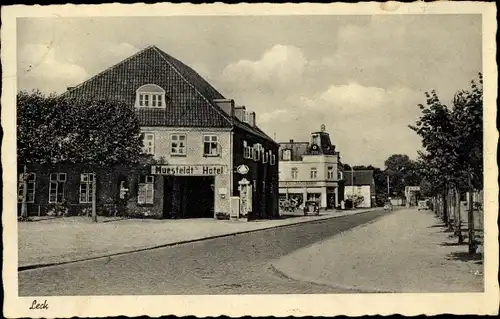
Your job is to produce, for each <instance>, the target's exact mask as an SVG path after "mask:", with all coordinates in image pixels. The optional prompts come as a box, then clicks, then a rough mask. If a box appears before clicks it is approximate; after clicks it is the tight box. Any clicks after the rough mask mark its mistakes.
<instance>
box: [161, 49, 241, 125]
mask: <svg viewBox="0 0 500 319" xmlns="http://www.w3.org/2000/svg"><path fill="white" fill-rule="evenodd" d="M152 48H153V50H155V51H156V53H158V54H159V55H160V57H161V58H162V59H163V60H164V61H165V62H166V63H167V64H168V65H170V67H171V68H173V69H174V71H175V72H176V73H177V74H178V75H179V76H180V77H181V79H182V80H184V82H186V84H187V85H189V86H190V87H191V88H193V89H194V91H195V92H196V93H197V94H198V95H199V96H201V97H202V98H203V99H204V100H205V101H207V102H208V104H209V105H210V106H211V107H212V109H214V110H215V111H216V112H217V113H219V114H220V115H222V117H223V118H224V119H225V120H226V121H227V122H229V124H231V125H234V123H233V122H232V121H231V120H230V119H229V118H228V117H227V115H226V114H225V113H224V111H223V110H219V109H217V108H216V107H215V106H214V105H213V104H212V102H211V101H210V100H209V99H207V97H206V96H205V95H203V94H202V93H201V92H200V91H199V90H198V89H197V88H196V87H195V86H194V85H193V84H191V83H190V82H189V81H188V80H187V79H186V78H185V77H184V76H183V75H182V73H181V72H180V71H179V70H178V69H177V68H176V67H175V65H174V64H172V63H171V62H170V61H168V59H166V58H165V56H164V55H163V54H166V55H168V56H170V55H169V54H168V53H166V52H164V51H163V50H161V49H160V48H158V47H157V46H155V45H153V46H152ZM172 58H174V57H172ZM179 62H181V63H182V64H184V65H186V64H185V63H183V62H182V61H179ZM186 67H189V66H187V65H186ZM195 72H196V71H195ZM198 75H199V74H198ZM199 76H200V77H201V75H199ZM221 95H222V94H221Z"/></svg>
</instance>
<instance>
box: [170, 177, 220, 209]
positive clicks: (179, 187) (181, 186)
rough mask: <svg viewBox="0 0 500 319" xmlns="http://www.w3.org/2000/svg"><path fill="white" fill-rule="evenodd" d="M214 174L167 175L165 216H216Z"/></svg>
mask: <svg viewBox="0 0 500 319" xmlns="http://www.w3.org/2000/svg"><path fill="white" fill-rule="evenodd" d="M214 182H215V178H214V176H165V183H164V188H163V190H164V193H163V217H164V218H214V204H215V198H214Z"/></svg>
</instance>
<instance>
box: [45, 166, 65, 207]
mask: <svg viewBox="0 0 500 319" xmlns="http://www.w3.org/2000/svg"><path fill="white" fill-rule="evenodd" d="M65 188H66V173H51V174H50V184H49V203H51V204H52V203H62V201H63V199H64V189H65Z"/></svg>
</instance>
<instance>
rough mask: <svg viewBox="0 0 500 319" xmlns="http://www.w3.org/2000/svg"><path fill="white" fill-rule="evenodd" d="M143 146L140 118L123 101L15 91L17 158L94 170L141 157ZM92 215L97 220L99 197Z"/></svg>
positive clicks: (24, 160) (27, 162)
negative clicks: (75, 165) (96, 207)
mask: <svg viewBox="0 0 500 319" xmlns="http://www.w3.org/2000/svg"><path fill="white" fill-rule="evenodd" d="M141 148H142V137H141V135H140V126H139V123H138V121H137V118H136V117H135V114H134V112H133V110H132V109H131V108H129V107H127V106H126V105H125V104H123V103H119V102H113V101H107V100H83V99H74V98H68V97H64V96H55V95H49V96H45V95H43V94H42V93H40V92H39V91H34V92H32V93H27V92H24V91H23V92H19V93H18V95H17V156H18V162H19V163H23V164H30V163H37V164H79V165H82V166H84V167H87V168H89V169H91V170H94V171H95V170H96V169H97V168H101V167H109V166H112V165H115V164H122V165H127V164H134V163H139V162H140V160H141V158H142V155H141V154H142V151H141ZM95 180H96V177H94V187H93V190H94V191H95V189H96V187H95V186H96V185H95ZM93 198H94V201H95V196H93ZM93 217H94V220H95V221H96V215H95V203H93Z"/></svg>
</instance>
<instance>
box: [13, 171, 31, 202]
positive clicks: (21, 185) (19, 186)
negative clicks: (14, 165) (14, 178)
mask: <svg viewBox="0 0 500 319" xmlns="http://www.w3.org/2000/svg"><path fill="white" fill-rule="evenodd" d="M27 175H28V176H27V181H26V185H27V188H26V189H27V192H26V203H34V202H35V182H36V174H35V173H27ZM23 176H24V174H19V179H18V184H17V196H18V197H17V198H18V202H19V203H22V202H23V195H24V194H23V191H24V180H23Z"/></svg>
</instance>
